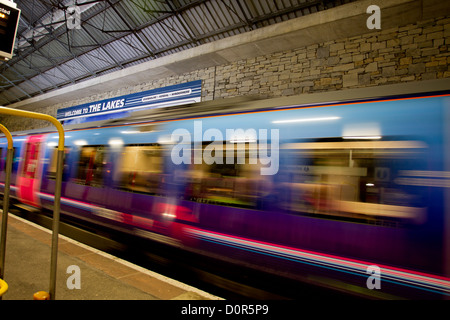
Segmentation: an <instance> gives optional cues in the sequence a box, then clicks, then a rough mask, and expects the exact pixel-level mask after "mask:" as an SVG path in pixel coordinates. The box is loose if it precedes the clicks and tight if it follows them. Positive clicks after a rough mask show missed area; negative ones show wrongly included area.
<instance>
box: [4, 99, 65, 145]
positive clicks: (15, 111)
mask: <svg viewBox="0 0 450 320" xmlns="http://www.w3.org/2000/svg"><path fill="white" fill-rule="evenodd" d="M0 113H3V114H7V115H10V116H18V117H25V118H33V119H38V120H46V121H49V122H51V123H52V124H53V125H54V126H55V127H56V129H58V134H59V143H58V150H62V151H64V128H63V126H62V124H61V123H60V122H59V121H58V120H56V118H54V117H52V116H49V115H48V114H43V113H37V112H32V111H25V110H18V109H12V108H6V107H0Z"/></svg>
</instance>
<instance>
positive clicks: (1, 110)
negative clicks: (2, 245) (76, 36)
mask: <svg viewBox="0 0 450 320" xmlns="http://www.w3.org/2000/svg"><path fill="white" fill-rule="evenodd" d="M0 114H6V115H10V116H18V117H25V118H33V119H38V120H46V121H49V122H51V123H52V124H53V125H54V126H55V127H56V129H57V130H58V134H59V141H58V157H57V162H56V183H55V201H54V205H53V228H52V229H53V233H52V249H51V261H50V290H49V294H50V299H51V300H54V299H55V290H56V268H57V257H58V235H59V220H60V210H61V185H62V168H63V160H64V128H63V126H62V125H61V123H60V122H59V121H58V120H56V118H54V117H52V116H49V115H46V114H42V113H37V112H31V111H25V110H18V109H12V108H6V107H0ZM8 143H9V142H8ZM8 150H9V149H8ZM11 154H12V149H11ZM5 185H6V181H5ZM3 216H7V214H4V215H3ZM4 233H5V237H6V231H5V232H4ZM2 234H3V232H2ZM2 237H3V236H2Z"/></svg>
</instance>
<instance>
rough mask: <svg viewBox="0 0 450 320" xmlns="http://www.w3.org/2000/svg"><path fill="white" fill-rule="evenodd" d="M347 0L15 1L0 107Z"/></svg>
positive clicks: (0, 72) (0, 76)
mask: <svg viewBox="0 0 450 320" xmlns="http://www.w3.org/2000/svg"><path fill="white" fill-rule="evenodd" d="M352 1H353V0H323V1H317V0H246V1H241V0H173V1H171V0H102V1H92V0H15V3H16V4H17V7H18V8H20V9H21V10H22V13H21V17H20V21H19V27H18V31H17V39H16V43H15V50H14V56H13V58H12V59H11V60H8V61H5V62H1V64H0V105H3V106H7V105H9V104H13V103H16V102H19V101H22V100H26V99H28V98H31V97H34V96H37V95H40V94H43V93H46V92H49V91H52V90H56V89H59V88H63V87H66V86H70V85H73V84H76V83H79V82H81V81H85V80H88V79H91V78H95V77H98V76H101V75H105V74H108V73H111V72H114V71H117V70H121V69H125V68H127V67H130V66H133V65H137V64H140V63H143V62H146V61H149V60H153V59H158V58H160V57H163V56H166V55H170V54H173V53H176V52H180V51H182V50H186V49H190V48H193V47H196V46H199V45H202V44H205V43H210V42H213V41H217V40H219V39H223V38H226V37H230V36H233V35H237V34H242V33H245V32H249V31H252V30H255V29H258V28H262V27H265V26H268V25H272V24H276V23H279V22H282V21H286V20H289V19H293V18H298V17H301V16H304V15H308V14H311V13H315V12H318V11H322V10H326V9H330V8H333V7H336V6H339V5H342V4H345V3H348V2H352Z"/></svg>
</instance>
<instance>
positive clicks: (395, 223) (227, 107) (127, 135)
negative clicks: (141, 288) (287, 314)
mask: <svg viewBox="0 0 450 320" xmlns="http://www.w3.org/2000/svg"><path fill="white" fill-rule="evenodd" d="M447 88H450V87H447ZM431 89H433V88H431ZM431 89H430V90H429V91H430V92H425V90H428V89H426V88H424V87H423V86H420V87H417V85H416V86H414V87H412V89H408V90H409V91H408V90H407V91H401V90H400V91H398V92H397V94H393V95H386V94H385V95H384V96H383V92H386V89H383V88H375V89H361V90H359V89H358V90H353V91H352V90H349V91H348V92H347V93H346V96H345V97H343V96H342V93H340V95H339V96H337V94H336V93H327V94H312V95H306V96H299V97H289V98H278V99H269V100H250V99H249V100H246V99H244V100H240V101H236V100H233V99H223V100H219V101H212V102H206V103H199V104H194V105H189V106H178V107H169V108H166V109H155V110H151V111H147V112H138V113H136V114H134V115H133V116H130V117H128V118H123V119H114V120H104V121H102V122H100V123H99V122H92V123H85V124H79V125H68V126H66V128H65V158H64V168H63V182H62V198H61V213H62V214H63V215H68V216H72V217H76V218H77V219H81V220H85V221H89V222H94V223H96V224H99V225H103V226H108V227H110V228H114V229H116V230H120V231H122V232H127V233H132V234H134V235H137V236H140V237H145V238H148V239H151V240H154V241H160V242H164V243H166V244H169V245H174V246H178V247H180V248H183V249H185V250H191V251H194V252H198V253H201V254H206V255H208V256H211V257H214V258H217V259H223V260H226V261H229V262H232V263H235V264H236V266H237V267H239V265H245V266H250V267H252V268H256V269H260V270H263V271H264V272H271V273H275V274H280V275H283V276H284V277H290V278H292V279H295V280H299V281H307V282H308V283H313V284H317V285H322V286H327V287H332V288H335V289H337V290H344V291H345V290H350V291H353V293H358V294H360V295H364V296H372V297H377V298H388V299H396V298H412V299H428V298H429V299H441V298H443V299H448V298H449V297H450V209H449V208H450V202H449V201H450V194H449V191H450V151H449V150H450V126H449V125H448V124H449V123H450V91H445V90H439V91H436V90H434V91H433V90H431ZM391 91H392V90H391ZM394 91H395V90H394ZM431 91H433V92H431ZM400 93H401V94H400ZM13 136H14V149H15V151H14V152H15V153H14V154H15V155H14V162H13V172H12V180H11V181H12V183H11V197H12V198H14V200H15V201H17V202H20V203H21V204H23V205H26V206H29V207H33V208H49V209H51V208H52V205H53V200H54V190H55V173H56V154H57V152H56V146H57V142H58V134H57V133H56V132H55V131H54V130H52V129H41V130H34V131H28V132H17V133H15V134H14V135H13ZM6 146H7V143H6V139H5V138H4V137H3V138H1V139H0V147H2V148H1V150H0V152H1V163H0V168H1V169H2V172H1V174H0V181H1V182H4V178H5V172H4V170H5V160H6ZM3 187H4V183H2V184H1V188H3ZM237 270H238V269H237Z"/></svg>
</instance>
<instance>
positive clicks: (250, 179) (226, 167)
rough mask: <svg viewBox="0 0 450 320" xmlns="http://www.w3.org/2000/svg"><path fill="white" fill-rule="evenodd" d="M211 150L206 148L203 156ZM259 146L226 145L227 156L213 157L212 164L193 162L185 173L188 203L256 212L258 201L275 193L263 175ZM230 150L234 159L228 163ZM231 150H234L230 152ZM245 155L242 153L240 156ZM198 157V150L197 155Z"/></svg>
mask: <svg viewBox="0 0 450 320" xmlns="http://www.w3.org/2000/svg"><path fill="white" fill-rule="evenodd" d="M207 146H208V144H203V146H202V149H203V150H202V152H203V151H204V149H205V148H206V147H207ZM258 147H261V146H258V144H257V143H256V142H254V143H250V144H244V143H242V144H233V145H232V146H231V147H230V146H226V144H225V142H224V143H223V148H222V149H221V150H223V152H222V153H221V154H220V155H215V154H214V151H213V155H212V156H213V157H215V160H219V159H218V157H220V160H219V161H215V162H213V163H212V164H207V163H205V160H204V159H202V163H201V164H194V161H192V162H191V163H193V164H191V165H190V166H189V168H188V170H187V171H186V173H185V177H186V186H187V188H186V192H185V199H186V200H191V201H197V202H203V203H211V204H218V205H226V206H234V207H247V208H253V207H255V206H256V205H257V200H258V199H259V198H261V197H263V196H264V195H266V194H268V193H269V192H270V191H271V179H270V178H269V177H268V176H264V175H261V174H260V172H261V164H260V163H259V162H257V161H254V160H255V159H256V157H257V156H256V157H255V155H257V152H258V150H259V149H258ZM226 148H234V159H227V156H226V155H227V152H226ZM230 150H231V149H230ZM240 152H242V153H240ZM193 154H195V148H194V152H193ZM252 159H253V161H252Z"/></svg>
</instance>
